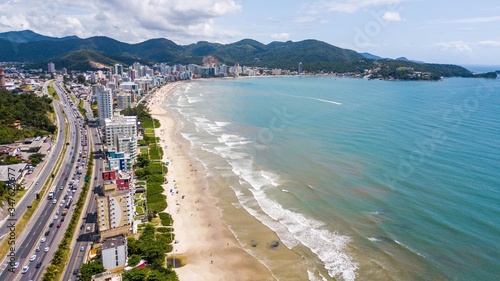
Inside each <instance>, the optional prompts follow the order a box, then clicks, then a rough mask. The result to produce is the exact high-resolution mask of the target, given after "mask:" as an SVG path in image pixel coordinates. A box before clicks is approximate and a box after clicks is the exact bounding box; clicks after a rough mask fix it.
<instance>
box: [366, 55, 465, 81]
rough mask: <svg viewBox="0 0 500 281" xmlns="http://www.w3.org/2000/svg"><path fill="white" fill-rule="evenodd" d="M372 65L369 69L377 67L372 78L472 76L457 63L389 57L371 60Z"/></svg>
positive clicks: (414, 78) (407, 78)
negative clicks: (433, 62) (421, 61)
mask: <svg viewBox="0 0 500 281" xmlns="http://www.w3.org/2000/svg"><path fill="white" fill-rule="evenodd" d="M373 65H374V66H372V67H370V69H371V68H377V69H378V70H377V71H375V73H374V74H373V75H372V77H371V78H374V79H375V78H382V79H388V78H394V79H400V80H438V79H440V78H441V77H454V76H460V77H472V73H471V72H470V71H468V70H467V69H465V68H463V67H461V66H457V65H446V64H432V63H416V62H412V61H405V60H391V59H383V60H378V61H375V62H373ZM418 73H420V75H418Z"/></svg>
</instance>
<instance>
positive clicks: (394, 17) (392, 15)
mask: <svg viewBox="0 0 500 281" xmlns="http://www.w3.org/2000/svg"><path fill="white" fill-rule="evenodd" d="M382 18H383V19H384V20H385V21H400V20H401V16H400V15H399V13H396V12H385V14H383V15H382Z"/></svg>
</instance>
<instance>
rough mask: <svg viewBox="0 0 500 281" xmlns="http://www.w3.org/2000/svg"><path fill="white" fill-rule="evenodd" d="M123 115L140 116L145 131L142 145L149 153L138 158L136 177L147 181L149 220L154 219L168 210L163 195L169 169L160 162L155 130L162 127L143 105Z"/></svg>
mask: <svg viewBox="0 0 500 281" xmlns="http://www.w3.org/2000/svg"><path fill="white" fill-rule="evenodd" d="M121 113H122V114H123V115H127V116H134V115H135V116H138V119H139V121H140V122H141V124H142V128H143V131H144V134H143V135H144V140H143V142H142V145H147V146H148V153H147V154H143V153H141V154H140V155H139V156H138V157H137V163H136V166H135V168H136V170H135V176H136V178H137V179H139V180H144V181H146V191H147V192H146V194H147V198H146V205H147V210H148V218H149V219H152V218H153V217H155V216H156V214H157V213H159V212H162V211H163V210H165V209H166V208H167V202H166V198H167V197H166V196H165V195H164V194H163V191H164V190H163V186H162V184H163V182H164V181H165V174H166V173H167V170H168V169H167V167H166V166H165V164H164V163H162V162H161V161H160V159H161V155H162V154H163V150H162V149H161V148H160V147H158V145H157V144H156V141H157V138H156V137H155V133H154V128H155V126H156V128H158V127H159V126H160V122H159V121H158V120H153V118H152V117H151V114H149V112H148V108H147V107H146V106H144V105H142V104H140V105H139V106H137V107H135V108H128V109H125V110H122V111H121Z"/></svg>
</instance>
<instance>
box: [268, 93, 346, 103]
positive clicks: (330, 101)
mask: <svg viewBox="0 0 500 281" xmlns="http://www.w3.org/2000/svg"><path fill="white" fill-rule="evenodd" d="M276 93H277V94H279V95H283V96H287V97H292V98H298V99H308V100H315V101H320V102H326V103H331V104H335V105H342V103H341V102H336V101H332V100H325V99H320V98H313V97H307V96H296V95H290V94H285V93H281V92H276Z"/></svg>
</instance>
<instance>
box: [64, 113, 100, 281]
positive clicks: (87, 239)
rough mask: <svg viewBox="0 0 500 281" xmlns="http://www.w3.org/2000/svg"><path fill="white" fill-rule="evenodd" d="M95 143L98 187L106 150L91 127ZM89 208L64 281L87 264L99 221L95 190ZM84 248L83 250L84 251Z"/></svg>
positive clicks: (67, 266) (65, 270) (91, 117)
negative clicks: (88, 228) (102, 152)
mask: <svg viewBox="0 0 500 281" xmlns="http://www.w3.org/2000/svg"><path fill="white" fill-rule="evenodd" d="M85 107H86V109H87V117H88V119H89V120H93V118H94V117H93V114H92V110H91V109H90V105H89V104H88V103H85ZM90 141H91V143H93V150H94V151H93V154H94V172H93V174H92V177H93V178H92V180H91V184H92V185H91V186H93V187H96V186H98V185H102V177H101V171H103V170H105V169H104V167H103V160H102V159H104V155H103V154H101V153H100V152H99V151H100V150H101V151H103V150H104V148H103V146H102V143H101V140H100V134H99V132H98V129H97V128H96V127H89V143H90ZM86 203H87V205H86V206H87V208H86V211H85V214H86V216H85V220H84V221H83V222H82V227H80V229H79V230H77V233H78V236H77V241H76V242H75V246H74V247H71V249H72V251H71V257H70V259H69V260H68V264H67V265H66V266H65V268H64V275H63V278H62V280H75V275H76V273H77V272H76V271H75V270H79V269H80V267H81V265H82V264H83V263H84V262H86V257H87V254H88V252H89V250H90V246H91V245H92V240H93V235H94V233H95V232H94V230H95V224H96V222H97V221H96V220H97V215H96V212H97V206H96V202H95V200H94V190H92V192H89V196H88V197H87V202H86ZM87 227H90V230H87ZM82 247H83V250H82Z"/></svg>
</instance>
